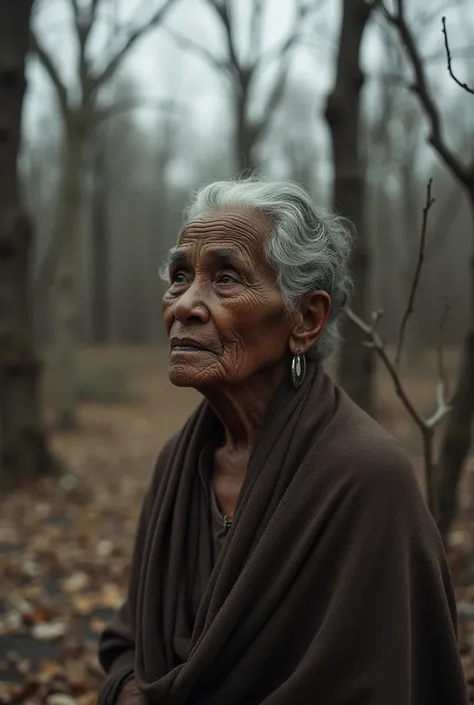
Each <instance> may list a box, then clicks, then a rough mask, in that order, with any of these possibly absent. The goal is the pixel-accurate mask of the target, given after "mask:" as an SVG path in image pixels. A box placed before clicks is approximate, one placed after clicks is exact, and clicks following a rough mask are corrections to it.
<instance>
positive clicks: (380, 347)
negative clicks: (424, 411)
mask: <svg viewBox="0 0 474 705" xmlns="http://www.w3.org/2000/svg"><path fill="white" fill-rule="evenodd" d="M345 312H346V315H347V316H348V318H349V319H350V320H351V321H352V322H353V323H355V325H356V326H357V327H358V328H359V330H361V331H362V332H363V333H365V335H366V336H367V338H368V343H369V345H370V347H371V348H372V349H373V350H375V352H376V353H377V355H378V356H379V357H380V359H381V360H382V362H383V363H384V365H385V367H386V369H387V372H388V373H389V375H390V377H391V378H392V381H393V385H394V387H395V391H396V393H397V395H398V396H399V397H400V399H401V400H402V402H403V405H404V406H405V408H406V410H407V411H408V413H409V414H410V416H411V417H412V419H413V421H414V422H415V423H416V425H417V426H418V428H419V429H420V430H421V431H424V429H425V419H424V418H423V417H422V415H421V414H420V412H419V411H418V410H417V409H416V408H415V406H414V404H413V402H412V401H411V399H410V397H409V395H408V392H407V391H406V389H405V387H404V385H403V382H402V380H401V377H400V374H399V372H398V370H397V368H396V366H395V365H394V364H393V362H392V361H391V359H390V357H389V356H388V353H387V350H386V348H385V344H384V342H383V341H382V339H381V337H380V336H379V334H378V333H377V332H376V330H375V329H374V326H373V325H372V326H369V325H368V324H367V323H366V322H365V321H363V320H362V319H361V318H359V316H358V315H357V314H356V313H354V311H352V309H350V308H346V309H345ZM379 319H380V316H378V317H377V320H379Z"/></svg>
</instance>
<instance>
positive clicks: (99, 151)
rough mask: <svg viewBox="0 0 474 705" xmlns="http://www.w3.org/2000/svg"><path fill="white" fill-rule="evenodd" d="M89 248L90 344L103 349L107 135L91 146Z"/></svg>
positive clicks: (107, 289)
mask: <svg viewBox="0 0 474 705" xmlns="http://www.w3.org/2000/svg"><path fill="white" fill-rule="evenodd" d="M92 168H93V181H94V183H93V189H94V191H93V195H92V247H91V260H92V261H91V280H92V301H91V327H92V340H93V342H94V343H95V344H98V345H103V344H104V343H106V342H107V341H108V339H109V303H110V302H109V296H110V286H109V283H110V276H109V245H108V195H109V194H108V180H107V165H106V135H105V134H104V133H100V134H99V135H98V136H97V140H96V142H95V144H94V158H93V167H92Z"/></svg>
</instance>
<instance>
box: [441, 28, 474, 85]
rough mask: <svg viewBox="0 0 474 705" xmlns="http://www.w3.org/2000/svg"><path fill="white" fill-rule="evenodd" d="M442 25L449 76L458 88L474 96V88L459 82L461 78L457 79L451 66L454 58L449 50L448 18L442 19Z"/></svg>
mask: <svg viewBox="0 0 474 705" xmlns="http://www.w3.org/2000/svg"><path fill="white" fill-rule="evenodd" d="M441 23H442V25H443V30H442V31H443V35H444V47H445V49H446V60H447V62H448V72H449V75H450V76H451V78H452V79H453V81H454V82H455V83H457V84H458V86H460V87H461V88H464V90H465V91H467V92H468V93H471V94H472V95H474V88H469V86H468V85H467V83H463V82H462V81H460V80H459V78H457V77H456V76H455V75H454V72H453V68H452V65H451V63H452V56H451V51H450V49H449V42H448V30H447V29H446V17H443V18H442V19H441Z"/></svg>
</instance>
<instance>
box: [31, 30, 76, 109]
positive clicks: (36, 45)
mask: <svg viewBox="0 0 474 705" xmlns="http://www.w3.org/2000/svg"><path fill="white" fill-rule="evenodd" d="M30 42H31V48H32V50H33V51H34V53H35V54H36V56H37V57H38V60H39V62H40V64H41V65H42V66H43V68H44V69H45V71H46V73H47V74H48V76H49V78H50V79H51V82H52V84H53V85H54V87H55V89H56V93H57V96H58V100H59V106H60V108H61V112H62V114H63V115H64V117H66V118H67V117H68V116H69V112H70V109H69V101H68V92H67V88H66V86H65V85H64V83H63V81H62V80H61V77H60V75H59V72H58V70H57V68H56V66H55V64H54V62H53V60H52V58H51V56H50V54H49V53H48V52H47V51H46V49H45V48H44V47H43V45H42V44H41V42H40V41H39V39H38V37H37V36H36V34H35V32H30Z"/></svg>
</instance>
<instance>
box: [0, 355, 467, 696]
mask: <svg viewBox="0 0 474 705" xmlns="http://www.w3.org/2000/svg"><path fill="white" fill-rule="evenodd" d="M454 364H455V355H454V354H453V355H451V356H450V358H449V361H448V366H449V367H451V368H452V367H453V366H454ZM81 369H82V373H83V377H84V380H83V381H82V382H81V385H82V389H83V397H84V399H87V398H89V399H90V398H92V397H95V398H98V399H101V401H100V402H98V401H84V402H83V403H81V406H80V410H79V427H78V429H77V430H76V431H75V432H70V433H69V432H68V433H56V434H54V435H53V446H54V450H55V452H56V454H57V455H58V457H59V458H60V459H61V460H62V461H63V462H64V464H65V467H66V468H67V469H68V470H70V472H71V473H72V474H71V475H65V477H64V478H63V482H62V485H61V486H60V487H58V486H57V484H54V483H51V482H47V481H44V482H42V483H41V484H40V485H39V486H38V487H35V489H34V491H33V490H32V489H31V488H30V489H25V490H23V491H20V492H16V493H14V494H13V495H11V496H9V497H8V499H7V500H4V501H3V502H2V503H1V504H0V705H7V704H8V705H9V704H10V703H22V705H39V704H42V703H47V704H48V705H95V703H96V699H97V687H98V684H99V683H100V681H101V679H102V673H101V670H100V667H99V664H98V661H97V654H96V649H97V637H98V634H99V633H100V631H101V630H102V629H103V627H104V625H105V623H106V622H107V620H109V619H110V617H111V616H112V615H113V613H114V611H115V610H116V609H117V607H118V606H119V605H120V604H121V601H122V599H123V594H124V590H125V586H126V580H127V575H128V569H129V562H130V556H131V550H132V544H133V536H134V532H135V526H136V522H137V518H138V513H139V510H140V505H141V501H142V499H143V496H144V492H145V489H146V486H147V484H148V481H149V479H150V477H151V473H152V469H153V464H154V460H155V458H156V455H157V453H158V451H159V449H160V447H161V446H162V444H163V443H164V441H165V440H166V439H167V438H168V437H169V436H170V435H171V433H172V432H174V431H175V430H176V429H178V428H179V427H180V425H181V424H182V423H183V422H184V420H185V419H186V418H187V416H188V415H189V413H190V411H191V410H192V409H193V408H194V407H195V406H196V404H197V403H198V401H199V396H198V395H197V394H196V393H195V392H194V391H193V390H183V389H176V388H174V387H173V386H172V385H171V384H170V383H169V381H168V380H167V376H166V354H165V353H164V352H163V351H159V350H152V349H147V350H139V349H136V350H126V349H113V350H87V351H83V353H81ZM435 369H436V363H435V360H434V359H433V360H432V359H431V358H430V359H424V360H423V364H422V365H421V364H420V365H418V366H417V368H416V369H414V370H412V371H411V373H410V374H409V375H408V376H407V383H406V384H407V388H408V389H409V390H410V393H411V394H412V395H413V398H414V399H415V401H416V403H417V404H418V406H419V408H420V409H422V410H423V411H424V412H426V413H430V412H432V411H433V405H434V404H435V396H436V385H435V382H434V381H433V380H434V379H435ZM377 385H378V398H379V399H380V407H379V419H380V421H381V423H382V424H383V425H385V426H386V427H387V428H388V429H389V430H390V431H391V432H392V433H394V435H396V436H397V437H398V438H399V439H400V440H401V441H402V443H403V444H404V445H405V447H406V448H407V449H408V450H409V452H410V453H411V455H412V457H413V459H414V462H415V467H416V470H417V472H419V473H420V480H421V472H422V459H421V456H420V443H419V439H418V438H417V435H416V429H414V427H413V425H412V423H411V422H410V420H409V418H408V417H407V415H406V412H405V411H404V409H403V407H402V406H401V404H400V402H399V401H398V399H397V398H396V396H395V394H394V393H393V390H392V387H391V384H390V380H388V379H387V377H386V376H385V375H384V374H382V373H379V375H378V380H377ZM87 387H89V389H86V388H87ZM125 387H126V388H125ZM107 399H108V400H109V401H107ZM112 402H113V403H112ZM471 460H472V459H471ZM470 465H471V463H470ZM472 475H474V473H472ZM74 478H76V479H78V480H79V482H78V483H77V484H76V485H74V481H73V480H74ZM470 478H471V473H470V472H469V473H468V475H467V477H466V481H465V482H464V485H463V494H462V521H460V522H459V523H458V525H457V527H456V530H455V532H454V533H453V552H452V557H451V560H452V567H453V575H454V577H455V580H456V582H457V583H458V601H459V613H460V637H461V651H462V654H463V662H464V665H465V669H466V676H467V679H468V681H469V682H471V683H473V684H474V570H473V566H474V550H473V548H472V541H473V536H474V531H471V524H472V526H474V521H473V519H474V510H473V509H472V508H471V496H472V491H471V488H472V483H471V479H470ZM84 488H88V490H89V491H85V489H84ZM471 582H472V584H471ZM473 702H474V698H473Z"/></svg>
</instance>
